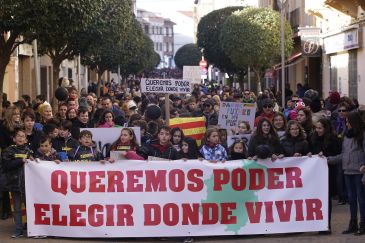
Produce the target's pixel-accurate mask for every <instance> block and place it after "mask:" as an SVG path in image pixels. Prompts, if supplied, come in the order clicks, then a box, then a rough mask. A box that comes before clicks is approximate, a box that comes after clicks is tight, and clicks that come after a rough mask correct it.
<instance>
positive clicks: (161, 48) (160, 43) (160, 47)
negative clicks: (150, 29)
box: [160, 43, 162, 51]
mask: <svg viewBox="0 0 365 243" xmlns="http://www.w3.org/2000/svg"><path fill="white" fill-rule="evenodd" d="M160 51H162V43H160Z"/></svg>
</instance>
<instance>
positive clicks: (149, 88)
mask: <svg viewBox="0 0 365 243" xmlns="http://www.w3.org/2000/svg"><path fill="white" fill-rule="evenodd" d="M141 91H142V92H143V93H161V94H191V92H192V87H191V81H189V80H181V79H148V78H143V79H141Z"/></svg>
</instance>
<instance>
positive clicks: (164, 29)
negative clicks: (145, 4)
mask: <svg viewBox="0 0 365 243" xmlns="http://www.w3.org/2000/svg"><path fill="white" fill-rule="evenodd" d="M137 20H138V21H139V22H140V24H141V25H142V28H143V31H144V33H145V34H146V35H148V36H149V37H150V38H151V40H152V41H153V44H154V49H155V51H156V52H157V53H158V54H159V55H160V58H161V62H160V64H159V66H158V68H169V67H172V66H173V57H174V25H175V23H174V22H172V21H171V20H170V19H168V18H163V17H161V16H159V15H158V14H156V13H152V12H149V11H146V10H142V9H137Z"/></svg>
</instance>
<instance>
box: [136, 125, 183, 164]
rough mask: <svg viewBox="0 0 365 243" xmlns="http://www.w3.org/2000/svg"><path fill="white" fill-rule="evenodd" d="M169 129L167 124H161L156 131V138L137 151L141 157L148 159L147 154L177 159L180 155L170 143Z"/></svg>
mask: <svg viewBox="0 0 365 243" xmlns="http://www.w3.org/2000/svg"><path fill="white" fill-rule="evenodd" d="M170 131H171V129H170V128H169V127H167V126H162V127H161V128H160V129H159V131H158V139H157V140H156V141H152V142H151V143H150V144H147V145H145V146H142V147H141V148H140V149H139V151H137V153H138V154H139V155H141V156H142V157H143V158H145V159H148V156H153V157H158V158H163V159H168V160H177V159H180V156H179V154H178V152H177V150H176V149H175V148H174V147H173V146H172V145H171V143H170V139H171V134H170Z"/></svg>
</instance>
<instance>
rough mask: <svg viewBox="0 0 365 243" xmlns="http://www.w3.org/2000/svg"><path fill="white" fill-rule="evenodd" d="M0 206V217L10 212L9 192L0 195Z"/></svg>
mask: <svg viewBox="0 0 365 243" xmlns="http://www.w3.org/2000/svg"><path fill="white" fill-rule="evenodd" d="M1 204H2V208H1V215H4V214H6V213H9V212H10V197H9V192H5V191H3V192H2V193H1Z"/></svg>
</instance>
